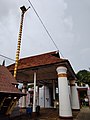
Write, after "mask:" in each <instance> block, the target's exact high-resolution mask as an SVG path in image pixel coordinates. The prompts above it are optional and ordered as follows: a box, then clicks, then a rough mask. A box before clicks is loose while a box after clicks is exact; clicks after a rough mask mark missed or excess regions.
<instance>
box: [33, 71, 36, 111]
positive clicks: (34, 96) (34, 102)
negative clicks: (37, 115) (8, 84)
mask: <svg viewBox="0 0 90 120" xmlns="http://www.w3.org/2000/svg"><path fill="white" fill-rule="evenodd" d="M33 112H36V72H34V94H33Z"/></svg>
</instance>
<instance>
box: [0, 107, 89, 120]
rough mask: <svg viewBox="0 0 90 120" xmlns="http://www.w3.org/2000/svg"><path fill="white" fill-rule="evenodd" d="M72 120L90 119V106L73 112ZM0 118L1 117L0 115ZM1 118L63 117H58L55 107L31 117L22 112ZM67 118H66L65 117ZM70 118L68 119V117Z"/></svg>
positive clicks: (50, 119) (46, 119)
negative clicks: (14, 115)
mask: <svg viewBox="0 0 90 120" xmlns="http://www.w3.org/2000/svg"><path fill="white" fill-rule="evenodd" d="M73 116H74V118H73V120H90V108H89V107H83V108H82V109H81V110H80V112H76V111H74V112H73ZM0 120H2V119H1V117H0ZM3 120H64V119H60V118H59V117H58V110H56V109H42V110H41V112H40V116H36V115H35V117H34V116H33V115H32V117H30V116H29V115H27V114H22V115H19V116H16V117H12V118H9V119H6V118H5V119H3ZM66 120H67V119H66ZM68 120H70V119H68Z"/></svg>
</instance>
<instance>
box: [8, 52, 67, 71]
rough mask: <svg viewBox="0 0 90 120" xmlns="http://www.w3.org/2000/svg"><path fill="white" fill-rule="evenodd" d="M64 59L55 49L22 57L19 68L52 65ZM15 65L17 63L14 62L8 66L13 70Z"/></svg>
mask: <svg viewBox="0 0 90 120" xmlns="http://www.w3.org/2000/svg"><path fill="white" fill-rule="evenodd" d="M62 61H65V59H61V58H60V56H59V53H58V52H57V51H54V52H49V53H45V54H41V55H36V56H31V57H26V58H22V59H20V60H19V64H18V69H24V68H32V67H39V66H42V65H50V64H54V63H58V62H62ZM14 65H15V64H12V65H10V66H8V67H7V68H8V69H9V70H10V71H11V70H13V69H14Z"/></svg>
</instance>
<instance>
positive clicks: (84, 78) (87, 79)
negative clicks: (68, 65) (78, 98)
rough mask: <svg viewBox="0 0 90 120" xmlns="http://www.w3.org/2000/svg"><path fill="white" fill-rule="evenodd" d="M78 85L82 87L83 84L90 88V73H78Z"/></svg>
mask: <svg viewBox="0 0 90 120" xmlns="http://www.w3.org/2000/svg"><path fill="white" fill-rule="evenodd" d="M77 78H78V80H77V83H78V84H79V85H80V84H81V83H83V84H88V85H89V86H90V71H87V70H80V71H79V72H78V73H77Z"/></svg>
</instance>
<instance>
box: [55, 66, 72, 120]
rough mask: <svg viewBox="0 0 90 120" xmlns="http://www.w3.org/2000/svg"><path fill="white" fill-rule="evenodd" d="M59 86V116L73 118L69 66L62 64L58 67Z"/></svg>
mask: <svg viewBox="0 0 90 120" xmlns="http://www.w3.org/2000/svg"><path fill="white" fill-rule="evenodd" d="M57 73H58V88H59V116H60V117H61V118H72V111H71V104H70V96H69V89H68V80H67V68H66V67H63V66H60V67H58V68H57Z"/></svg>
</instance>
